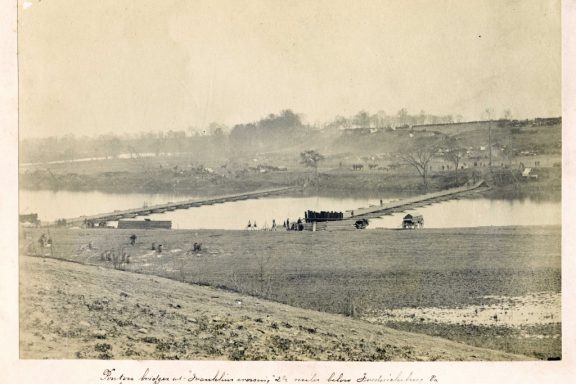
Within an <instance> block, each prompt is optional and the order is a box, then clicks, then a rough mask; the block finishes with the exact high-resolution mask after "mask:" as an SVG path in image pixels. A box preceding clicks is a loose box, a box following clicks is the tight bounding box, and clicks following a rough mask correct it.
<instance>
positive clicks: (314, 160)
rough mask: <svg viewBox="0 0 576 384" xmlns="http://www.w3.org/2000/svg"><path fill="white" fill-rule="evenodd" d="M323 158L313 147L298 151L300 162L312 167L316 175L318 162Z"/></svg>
mask: <svg viewBox="0 0 576 384" xmlns="http://www.w3.org/2000/svg"><path fill="white" fill-rule="evenodd" d="M322 160H324V156H323V155H321V154H320V153H318V152H317V151H315V150H313V149H309V150H307V151H304V152H302V153H300V163H302V164H304V165H305V166H306V167H310V168H314V175H315V176H318V163H319V162H320V161H322Z"/></svg>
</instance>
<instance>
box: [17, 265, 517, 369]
mask: <svg viewBox="0 0 576 384" xmlns="http://www.w3.org/2000/svg"><path fill="white" fill-rule="evenodd" d="M20 297H21V306H20V318H21V330H20V346H21V358H25V359H27V358H96V359H109V358H114V359H248V360H256V359H279V360H300V359H319V360H517V359H528V358H527V357H524V356H517V355H509V354H505V353H502V352H497V351H491V350H486V349H480V348H475V347H470V346H466V345H463V344H458V343H454V342H450V341H447V340H444V339H440V338H434V337H428V336H423V335H418V334H412V333H406V332H401V331H395V330H392V329H389V328H386V327H382V326H377V325H372V324H368V323H365V322H361V321H356V320H352V319H350V318H345V317H342V316H338V315H330V314H325V313H320V312H314V311H310V310H304V309H298V308H294V307H289V306H286V305H282V304H277V303H272V302H267V301H263V300H258V299H256V298H251V297H246V296H242V295H239V294H235V293H230V292H224V291H220V290H217V289H214V288H208V287H198V286H192V285H188V284H183V283H179V282H175V281H172V280H168V279H163V278H159V277H150V276H145V275H138V274H132V273H128V272H122V271H114V270H107V269H103V268H98V267H92V266H84V265H80V264H77V263H68V262H63V261H59V260H53V259H41V258H32V257H22V258H21V279H20Z"/></svg>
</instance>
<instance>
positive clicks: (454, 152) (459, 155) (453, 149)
mask: <svg viewBox="0 0 576 384" xmlns="http://www.w3.org/2000/svg"><path fill="white" fill-rule="evenodd" d="M446 144H447V148H446V152H445V153H444V158H445V159H446V160H447V161H449V162H451V163H452V164H454V169H455V170H456V181H458V167H459V165H460V162H461V160H462V159H463V158H464V156H465V155H466V148H463V147H462V146H461V145H460V143H458V141H457V140H456V138H455V137H449V138H448V139H447V140H446Z"/></svg>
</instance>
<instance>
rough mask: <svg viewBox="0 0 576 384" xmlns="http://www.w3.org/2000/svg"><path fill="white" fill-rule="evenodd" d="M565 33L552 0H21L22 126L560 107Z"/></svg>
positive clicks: (72, 127) (126, 126)
mask: <svg viewBox="0 0 576 384" xmlns="http://www.w3.org/2000/svg"><path fill="white" fill-rule="evenodd" d="M560 44H561V29H560V1H559V0H519V1H516V0H493V1H488V0H465V1H464V0H454V1H452V0H434V1H431V0H427V1H417V0H389V1H386V0H380V1H358V0H356V1H337V0H325V1H318V0H316V1H289V0H284V1H274V0H262V1H240V0H230V1H225V0H221V1H218V0H207V1H198V0H181V1H176V0H155V1H148V0H147V1H144V0H139V1H136V0H131V1H128V0H98V1H94V0H90V1H87V0H75V1H71V0H66V1H64V0H41V1H38V0H28V1H21V4H20V8H19V52H20V61H19V67H20V133H21V136H22V137H30V136H46V135H50V134H56V135H63V134H68V133H74V134H77V135H81V134H83V133H86V134H89V135H92V134H98V133H108V132H115V133H122V132H128V133H134V132H139V131H159V130H169V129H172V130H182V129H187V128H188V127H190V126H196V127H198V128H201V127H203V126H205V125H207V124H208V123H210V122H212V121H217V122H222V123H226V124H228V125H233V124H236V123H243V122H249V121H254V120H257V119H259V118H261V117H263V116H265V115H267V114H269V113H276V112H279V111H280V110H282V109H287V108H291V109H293V110H294V111H295V112H297V113H301V114H303V116H304V117H305V120H306V121H307V122H311V123H314V122H315V121H323V120H327V119H330V118H332V117H334V116H336V115H338V114H340V115H345V116H347V115H352V114H355V113H356V112H358V111H359V110H362V109H365V110H367V111H369V112H372V113H375V112H377V111H380V110H383V111H386V112H387V113H389V114H395V113H396V112H397V111H398V110H399V109H400V108H402V107H405V108H407V109H408V110H409V111H410V112H412V113H418V112H419V111H420V110H425V111H426V112H428V113H433V114H455V115H456V114H462V115H464V117H465V118H468V119H478V118H479V117H480V115H481V113H482V111H483V110H485V109H486V108H488V107H490V108H493V109H494V114H495V115H496V116H495V117H500V116H501V114H502V111H503V110H504V109H511V111H512V114H513V116H514V117H516V118H526V117H538V116H559V115H560V114H561V45H560Z"/></svg>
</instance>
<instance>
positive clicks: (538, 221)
mask: <svg viewBox="0 0 576 384" xmlns="http://www.w3.org/2000/svg"><path fill="white" fill-rule="evenodd" d="M192 198H199V196H193V195H170V194H153V195H149V194H110V193H102V192H70V191H58V192H52V191H25V190H23V191H21V192H20V212H21V213H32V212H35V213H38V215H39V218H40V220H42V221H44V222H46V221H54V220H57V219H60V218H72V217H78V216H81V215H92V214H97V213H104V212H111V211H114V210H122V209H128V208H136V207H142V206H143V205H144V204H147V205H154V204H160V203H167V202H170V201H172V202H175V201H180V200H186V199H192ZM382 200H383V202H388V201H390V200H393V199H389V198H388V199H382ZM378 204H380V199H379V198H378V197H374V198H370V197H358V198H355V197H350V198H340V197H318V196H314V197H267V198H262V199H254V200H244V201H236V202H230V203H225V204H217V205H210V206H202V207H198V208H190V209H184V210H176V211H172V212H166V213H163V214H154V215H150V216H147V218H150V219H152V220H172V226H173V228H176V229H199V228H204V229H242V228H245V227H246V224H247V223H248V221H249V220H250V221H251V222H252V223H254V222H256V223H257V224H258V227H260V228H262V227H270V226H271V225H272V220H274V219H275V220H276V223H277V224H279V225H282V222H283V221H284V220H286V219H287V218H289V219H290V220H291V221H292V220H296V219H298V218H299V217H300V218H303V217H304V211H306V210H308V209H310V210H315V211H322V210H324V211H345V210H349V209H357V208H360V207H366V206H368V205H378ZM408 212H414V211H406V212H404V213H397V214H394V215H392V216H384V217H382V218H378V219H371V220H370V225H369V228H398V227H399V226H400V223H401V221H402V217H403V216H404V215H405V214H406V213H408ZM415 212H418V213H421V214H422V215H424V220H425V223H426V228H458V227H477V226H490V225H493V226H507V225H560V224H561V204H560V202H542V201H534V200H529V199H524V200H490V199H461V200H451V201H447V202H443V203H439V204H435V205H431V206H427V207H422V208H418V209H417V210H415ZM140 219H141V218H140Z"/></svg>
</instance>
